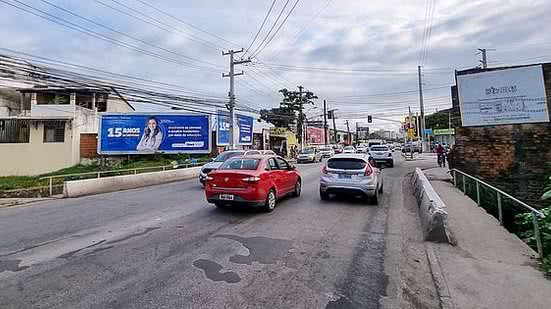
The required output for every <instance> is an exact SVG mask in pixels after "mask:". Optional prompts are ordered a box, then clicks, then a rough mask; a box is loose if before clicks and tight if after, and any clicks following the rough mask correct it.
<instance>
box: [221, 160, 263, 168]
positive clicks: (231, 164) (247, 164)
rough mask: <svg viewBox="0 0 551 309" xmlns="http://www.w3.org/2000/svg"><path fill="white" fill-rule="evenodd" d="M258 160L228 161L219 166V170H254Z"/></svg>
mask: <svg viewBox="0 0 551 309" xmlns="http://www.w3.org/2000/svg"><path fill="white" fill-rule="evenodd" d="M259 162H260V160H259V159H245V158H243V159H241V158H238V159H229V160H228V161H226V162H224V164H222V166H220V169H221V170H256V168H257V167H258V163H259Z"/></svg>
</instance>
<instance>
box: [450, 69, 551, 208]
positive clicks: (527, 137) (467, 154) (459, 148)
mask: <svg viewBox="0 0 551 309" xmlns="http://www.w3.org/2000/svg"><path fill="white" fill-rule="evenodd" d="M550 69H551V67H549V66H544V77H545V85H546V89H547V93H548V94H551V74H550V73H551V70H550ZM452 99H453V100H452V101H453V115H454V117H453V123H454V125H456V126H457V127H458V128H457V129H456V136H455V138H456V145H455V147H454V149H453V151H452V154H451V158H450V163H451V165H452V167H455V168H457V169H460V170H462V171H465V172H467V173H469V174H471V175H474V176H478V177H480V178H483V179H484V180H486V181H488V182H489V183H491V184H493V185H495V186H497V187H499V188H501V189H503V190H504V191H506V192H508V193H510V194H512V195H513V196H516V197H518V198H520V199H522V200H525V201H527V202H529V203H531V204H534V205H540V206H545V205H546V204H548V203H544V202H542V201H541V200H540V197H541V195H542V194H543V192H544V189H545V187H546V185H547V184H548V180H547V179H548V177H549V176H551V124H550V123H540V124H520V125H499V126H484V127H461V116H460V113H459V102H458V100H457V93H456V89H453V88H452ZM549 101H551V100H548V103H549Z"/></svg>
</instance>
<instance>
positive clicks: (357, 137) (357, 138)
mask: <svg viewBox="0 0 551 309" xmlns="http://www.w3.org/2000/svg"><path fill="white" fill-rule="evenodd" d="M358 132H359V130H358V122H357V121H356V145H358V143H359V142H360V135H359V134H358Z"/></svg>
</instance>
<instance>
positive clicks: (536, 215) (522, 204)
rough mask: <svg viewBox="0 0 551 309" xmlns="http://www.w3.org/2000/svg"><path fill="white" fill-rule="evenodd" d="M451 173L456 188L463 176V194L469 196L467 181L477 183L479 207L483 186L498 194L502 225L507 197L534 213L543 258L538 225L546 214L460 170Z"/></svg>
mask: <svg viewBox="0 0 551 309" xmlns="http://www.w3.org/2000/svg"><path fill="white" fill-rule="evenodd" d="M451 172H452V173H453V184H454V186H455V187H457V183H458V181H457V180H458V178H457V176H458V175H457V174H460V175H461V176H462V179H461V180H462V181H461V182H462V189H463V190H462V191H463V193H465V194H467V184H466V181H465V180H466V179H467V178H469V179H471V180H474V181H475V184H476V203H477V204H478V206H481V202H482V200H481V197H480V192H481V186H484V187H487V188H489V189H492V190H493V191H495V194H496V199H497V209H498V220H499V223H500V224H501V225H503V206H502V204H503V203H502V199H503V197H506V198H508V199H510V200H511V201H513V202H515V203H517V204H518V205H520V206H522V207H523V208H524V209H525V210H528V211H530V212H531V213H532V225H533V227H534V237H535V239H536V246H537V250H538V255H539V256H540V258H541V257H543V245H542V241H541V234H540V228H539V224H538V217H541V218H543V217H545V216H544V214H543V213H542V212H541V211H539V210H537V209H536V208H534V207H532V206H530V205H528V204H526V203H525V202H523V201H521V200H519V199H517V198H516V197H514V196H512V195H510V194H509V193H507V192H504V191H503V190H501V189H499V188H496V187H494V186H492V185H491V184H489V183H487V182H484V181H482V180H480V179H478V178H476V177H474V176H471V175H469V174H467V173H464V172H462V171H460V170H458V169H452V170H451Z"/></svg>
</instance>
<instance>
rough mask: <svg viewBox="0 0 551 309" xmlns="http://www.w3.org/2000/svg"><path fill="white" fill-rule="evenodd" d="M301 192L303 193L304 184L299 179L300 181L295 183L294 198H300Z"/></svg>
mask: <svg viewBox="0 0 551 309" xmlns="http://www.w3.org/2000/svg"><path fill="white" fill-rule="evenodd" d="M301 191H302V183H301V182H300V179H299V180H297V182H296V183H295V191H294V192H293V196H294V197H299V196H300V193H301Z"/></svg>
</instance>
